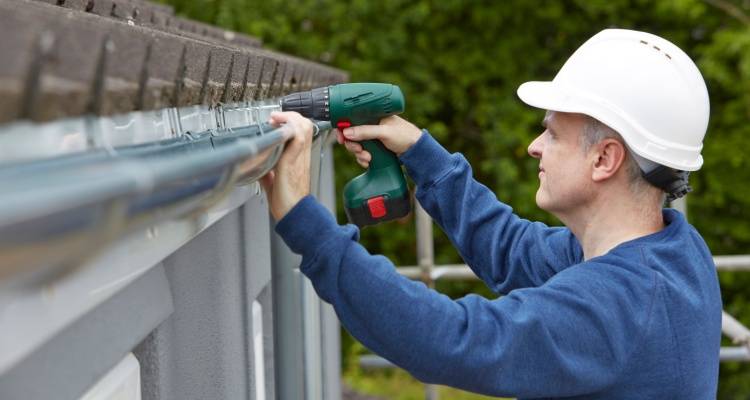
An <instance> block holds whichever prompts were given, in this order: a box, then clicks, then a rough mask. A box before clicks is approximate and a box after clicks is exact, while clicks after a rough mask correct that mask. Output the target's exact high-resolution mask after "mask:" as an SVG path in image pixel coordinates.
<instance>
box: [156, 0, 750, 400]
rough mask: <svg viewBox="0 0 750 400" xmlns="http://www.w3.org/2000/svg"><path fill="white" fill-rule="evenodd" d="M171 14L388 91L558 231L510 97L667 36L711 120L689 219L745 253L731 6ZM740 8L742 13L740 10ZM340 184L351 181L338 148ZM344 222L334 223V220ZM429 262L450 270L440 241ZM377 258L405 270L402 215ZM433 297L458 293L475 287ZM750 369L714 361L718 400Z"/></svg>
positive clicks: (279, 3) (259, 8) (648, 0)
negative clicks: (605, 47) (396, 92)
mask: <svg viewBox="0 0 750 400" xmlns="http://www.w3.org/2000/svg"><path fill="white" fill-rule="evenodd" d="M168 2H169V3H171V4H173V5H175V7H176V9H177V11H178V12H179V13H180V14H184V15H187V16H189V17H190V18H194V19H198V20H202V21H205V22H209V23H214V24H218V25H220V26H223V27H226V28H229V29H233V30H236V31H241V32H247V33H249V34H251V35H254V36H257V37H260V38H261V39H262V40H263V41H264V43H265V45H266V46H267V47H270V48H274V49H277V50H280V51H283V52H286V53H291V54H295V55H298V56H300V57H303V58H307V59H312V60H316V61H319V62H323V63H329V64H331V65H334V66H336V67H339V68H341V69H344V70H347V71H348V72H349V73H350V74H351V80H352V81H383V82H392V83H395V84H398V85H400V86H401V87H402V89H403V91H404V94H405V95H406V100H407V104H406V108H407V112H406V114H405V117H406V118H407V119H409V120H411V121H413V122H414V123H416V124H417V125H419V126H421V127H425V128H427V129H429V130H430V132H431V133H432V134H433V135H434V136H436V137H437V138H438V140H439V141H440V142H441V143H442V144H443V145H444V146H445V147H447V148H448V149H449V150H450V151H458V152H461V153H463V154H464V155H465V156H466V157H467V159H468V160H469V161H470V163H471V164H472V165H473V166H474V172H475V175H476V177H477V178H478V179H479V181H481V182H483V183H485V184H486V185H488V186H489V187H491V188H493V189H494V190H495V192H496V193H497V194H498V197H499V198H501V199H503V201H505V202H507V203H509V204H511V205H512V206H513V207H514V208H515V210H516V212H517V213H519V214H520V215H522V216H524V217H526V218H529V219H536V220H542V221H545V222H548V223H555V220H554V219H553V218H552V217H550V216H549V215H547V214H545V213H543V212H542V211H540V210H539V209H538V208H537V207H536V205H535V203H534V193H535V192H536V189H537V184H538V181H537V178H536V171H537V162H536V160H534V159H532V158H530V157H529V156H528V155H527V154H526V146H527V145H528V144H529V143H530V141H531V140H532V138H533V137H534V136H535V135H536V134H537V133H539V131H540V130H541V129H540V126H539V121H540V120H541V117H542V112H540V111H538V110H533V109H531V108H529V107H527V106H525V105H523V104H522V103H521V102H520V101H519V100H518V99H517V97H516V95H515V90H516V88H517V87H518V85H519V84H521V83H522V82H525V81H528V80H547V79H551V78H552V77H553V76H554V74H555V73H556V71H557V70H558V69H559V67H560V66H561V65H562V63H563V62H564V61H565V60H566V59H567V57H568V56H569V55H570V54H571V52H572V51H573V50H574V49H575V48H576V47H577V46H579V45H580V44H581V43H582V42H583V41H585V40H586V39H587V38H588V37H590V36H591V35H593V34H594V33H596V32H598V31H599V30H601V29H603V28H607V27H621V28H633V29H640V30H646V31H650V32H653V33H656V34H659V35H661V36H664V37H666V38H668V39H670V40H671V41H673V42H675V43H676V44H677V45H679V46H680V47H682V48H683V49H684V50H685V51H686V52H687V53H688V54H689V55H691V56H692V57H693V59H695V60H696V61H697V63H698V64H699V67H700V68H701V70H702V71H703V73H704V76H705V78H706V81H707V84H708V87H709V91H710V95H711V100H712V113H711V122H710V127H709V133H708V136H707V139H706V143H705V149H704V153H703V154H704V158H705V165H704V168H703V169H702V170H701V171H700V172H698V173H695V174H693V176H692V182H693V185H694V187H695V192H694V193H693V194H691V195H690V196H689V204H690V218H691V221H692V222H693V224H694V225H695V226H696V227H697V228H698V230H699V231H700V232H701V233H702V234H703V235H704V237H705V239H706V241H707V243H708V244H709V247H710V248H711V249H712V251H713V252H714V254H744V253H750V224H748V221H750V207H749V206H750V196H748V193H749V192H750V190H749V188H748V187H747V186H745V184H746V183H747V182H748V181H750V168H748V160H750V158H749V157H748V154H749V153H750V141H749V140H748V139H747V138H748V137H750V123H748V121H749V120H750V26H748V23H747V21H748V18H747V2H746V1H745V2H743V1H740V0H711V1H698V0H659V1H653V0H569V1H551V0H540V1H526V0H509V1H502V2H501V1H489V0H476V1H461V0H382V1H369V0H352V1H348V2H342V1H337V0H309V1H304V2H303V1H299V2H288V1H284V0H264V1H244V0H215V1H210V0H170V1H168ZM743 7H745V8H743ZM743 13H745V14H744V17H743ZM335 157H336V165H337V187H339V188H341V186H342V185H343V182H345V181H346V180H348V179H350V178H351V177H353V176H354V175H355V174H358V173H360V172H361V171H360V170H359V169H358V167H357V166H356V164H355V163H354V162H353V160H352V159H351V158H350V157H349V156H348V155H346V154H345V152H344V151H343V150H341V149H337V151H336V154H335ZM339 220H340V221H343V220H344V217H343V215H340V216H339ZM435 239H436V259H437V260H438V262H439V263H459V262H461V260H460V258H459V256H458V255H457V254H456V252H455V251H454V250H453V249H452V246H451V245H450V242H449V241H448V240H447V238H446V237H445V235H443V234H442V233H440V232H436V233H435ZM362 241H363V243H364V244H365V245H366V247H367V248H368V249H370V250H371V251H372V252H374V253H383V254H385V255H387V256H388V257H390V258H391V259H392V260H393V261H394V262H395V263H396V264H401V265H404V264H415V263H416V259H415V255H414V253H415V252H414V248H415V244H414V229H413V221H411V217H407V218H405V220H404V221H401V222H397V223H391V224H386V225H383V226H378V227H374V228H368V229H365V230H364V231H363V234H362ZM720 278H721V284H722V290H723V296H724V303H725V305H726V307H727V309H728V310H729V311H730V312H732V313H733V314H734V315H735V316H736V317H737V318H739V319H740V320H741V321H743V322H744V323H746V324H750V303H748V299H747V297H748V296H747V295H746V294H745V293H748V292H747V288H748V287H750V274H743V273H722V274H721V276H720ZM461 285H463V286H454V287H453V288H442V289H445V290H449V291H451V294H453V295H460V294H461V292H462V291H463V290H475V288H476V285H467V284H461ZM748 372H749V371H748V368H747V367H746V366H745V365H741V364H736V363H735V364H731V363H730V364H724V365H723V366H722V370H721V381H720V392H719V397H720V398H746V397H748V394H749V393H750V380H747V379H744V376H746V375H747V373H748Z"/></svg>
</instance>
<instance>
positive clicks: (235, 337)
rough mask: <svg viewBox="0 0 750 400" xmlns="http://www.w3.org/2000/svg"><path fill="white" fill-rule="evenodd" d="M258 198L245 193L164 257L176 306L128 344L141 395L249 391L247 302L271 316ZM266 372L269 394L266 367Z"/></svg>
mask: <svg viewBox="0 0 750 400" xmlns="http://www.w3.org/2000/svg"><path fill="white" fill-rule="evenodd" d="M264 202H265V200H264V199H263V198H262V197H261V196H255V197H253V198H251V199H250V200H249V201H248V202H247V203H246V204H245V205H244V206H242V207H241V208H240V209H238V210H236V211H234V212H232V213H230V214H228V215H227V216H225V217H224V218H222V219H221V220H219V221H218V222H217V223H216V224H214V225H213V226H211V227H210V228H209V229H207V230H205V231H204V232H202V233H201V234H200V235H198V236H197V237H196V238H195V239H193V240H192V241H190V242H189V243H188V244H186V245H185V246H183V247H182V248H180V249H179V250H177V252H175V253H174V254H173V255H171V256H170V257H168V258H167V259H165V260H164V262H163V264H164V269H165V271H166V275H167V279H168V280H169V284H170V287H171V290H172V297H173V303H174V305H175V306H174V312H173V313H172V314H171V315H170V317H169V318H168V319H167V320H165V321H164V322H163V323H162V324H161V325H159V327H158V328H157V329H156V330H155V331H153V332H152V333H151V334H150V335H149V336H148V337H147V338H146V340H144V341H143V342H142V343H141V344H140V345H139V346H138V347H137V348H136V351H135V354H136V357H137V358H138V360H139V361H140V362H141V368H142V372H141V379H142V387H143V398H144V399H145V400H148V399H251V398H253V397H251V394H254V393H255V384H256V383H255V382H253V377H254V374H252V373H251V372H252V371H253V369H254V368H255V366H254V365H252V360H253V359H254V357H253V356H254V354H253V344H252V315H251V304H252V302H253V301H254V300H256V299H258V300H259V302H260V303H261V306H262V309H263V312H264V315H265V316H266V317H267V319H271V318H272V317H271V310H272V307H271V304H270V300H271V297H270V295H269V290H270V287H269V282H270V275H271V274H270V242H269V232H268V214H267V208H266V205H265V204H264ZM264 291H265V292H264ZM266 325H267V326H265V327H264V328H265V330H266V331H267V332H268V334H267V335H266V337H265V339H267V340H265V343H266V348H268V349H269V354H268V355H269V356H271V355H272V354H273V353H272V351H271V349H272V348H273V340H272V335H271V334H270V324H266ZM267 360H268V361H267V362H266V364H271V366H272V360H273V358H272V356H271V357H270V358H267ZM265 376H266V377H267V379H268V381H267V382H264V384H265V387H266V389H267V392H266V396H267V398H273V396H274V393H273V386H274V385H273V381H272V379H273V374H266V375H265Z"/></svg>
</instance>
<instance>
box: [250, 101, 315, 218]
mask: <svg viewBox="0 0 750 400" xmlns="http://www.w3.org/2000/svg"><path fill="white" fill-rule="evenodd" d="M270 122H271V123H272V124H273V125H276V126H281V129H282V132H283V133H284V135H285V136H286V137H288V138H289V139H288V141H287V143H286V147H285V148H284V152H283V153H282V154H281V157H280V158H279V161H278V162H277V163H276V166H275V167H274V169H273V170H272V171H271V172H269V173H268V174H266V175H265V176H264V177H262V178H261V179H260V183H261V185H262V186H263V189H264V190H265V191H266V197H267V198H268V204H269V206H270V208H271V215H273V218H274V219H275V220H276V221H279V220H280V219H282V218H284V216H285V215H286V213H288V212H289V210H291V209H292V208H293V207H294V206H295V205H296V204H297V203H298V202H299V201H300V200H302V198H303V197H305V196H307V195H308V194H310V157H311V148H312V136H313V124H312V122H310V120H309V119H307V118H305V117H303V116H301V115H300V114H299V113H296V112H293V111H290V112H274V113H271V119H270Z"/></svg>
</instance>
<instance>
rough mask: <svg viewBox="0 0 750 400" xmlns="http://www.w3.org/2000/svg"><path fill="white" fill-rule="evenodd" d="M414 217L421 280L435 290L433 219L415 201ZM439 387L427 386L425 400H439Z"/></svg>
mask: <svg viewBox="0 0 750 400" xmlns="http://www.w3.org/2000/svg"><path fill="white" fill-rule="evenodd" d="M414 203H415V207H414V215H415V218H416V223H417V263H418V264H419V270H420V272H421V273H420V275H421V280H422V282H424V284H425V285H427V287H429V288H431V289H434V288H435V281H433V279H432V268H433V266H434V265H435V249H434V245H435V244H434V242H433V241H432V218H430V216H429V215H428V214H427V211H425V210H424V209H423V208H422V206H421V205H420V204H419V202H417V201H415V202H414ZM438 398H439V396H438V391H437V386H435V385H425V399H426V400H438Z"/></svg>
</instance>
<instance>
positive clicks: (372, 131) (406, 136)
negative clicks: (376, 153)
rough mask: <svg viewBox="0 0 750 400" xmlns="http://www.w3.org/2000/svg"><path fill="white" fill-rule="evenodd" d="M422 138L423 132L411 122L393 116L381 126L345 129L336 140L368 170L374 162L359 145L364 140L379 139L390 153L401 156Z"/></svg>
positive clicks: (386, 119) (368, 153)
mask: <svg viewBox="0 0 750 400" xmlns="http://www.w3.org/2000/svg"><path fill="white" fill-rule="evenodd" d="M420 136H422V131H421V130H420V129H419V128H417V127H416V126H415V125H414V124H412V123H411V122H409V121H407V120H405V119H403V118H399V117H397V116H395V115H392V116H390V117H387V118H383V119H381V120H380V125H361V126H353V127H351V128H346V129H344V131H343V132H341V131H338V130H336V138H337V140H338V142H339V144H343V145H344V146H345V147H346V149H347V150H349V151H350V152H352V153H354V156H355V157H356V158H357V163H359V165H361V166H363V167H365V168H367V167H368V166H369V165H370V160H372V155H371V154H370V152H368V151H367V150H364V149H363V148H362V145H361V144H359V143H357V142H360V141H362V140H369V139H378V140H380V141H381V142H383V145H384V146H385V147H386V148H387V149H388V150H390V151H392V152H394V153H396V155H397V156H400V155H401V153H403V152H405V151H406V150H408V149H409V148H410V147H411V146H412V145H414V143H416V142H417V140H419V137H420Z"/></svg>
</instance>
